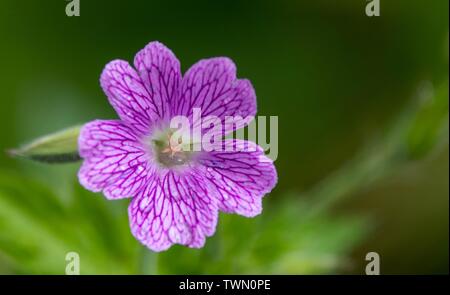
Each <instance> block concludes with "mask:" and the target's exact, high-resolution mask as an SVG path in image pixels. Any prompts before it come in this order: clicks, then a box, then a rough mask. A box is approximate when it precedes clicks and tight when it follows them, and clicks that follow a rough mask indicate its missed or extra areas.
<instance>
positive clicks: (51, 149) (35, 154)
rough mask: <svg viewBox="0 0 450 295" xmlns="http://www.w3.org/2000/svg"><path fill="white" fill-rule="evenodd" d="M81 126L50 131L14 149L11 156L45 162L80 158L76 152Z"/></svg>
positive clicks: (73, 160) (60, 161) (71, 160)
mask: <svg viewBox="0 0 450 295" xmlns="http://www.w3.org/2000/svg"><path fill="white" fill-rule="evenodd" d="M80 128H81V126H75V127H71V128H68V129H64V130H62V131H59V132H56V133H52V134H49V135H46V136H43V137H40V138H38V139H35V140H34V141H32V142H30V143H29V144H27V145H24V146H23V147H21V148H19V149H15V150H11V151H9V152H10V154H11V155H12V156H19V157H25V158H28V159H31V160H35V161H39V162H45V163H67V162H76V161H79V160H80V156H79V154H78V135H79V133H80Z"/></svg>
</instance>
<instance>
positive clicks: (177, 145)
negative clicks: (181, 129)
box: [152, 129, 192, 167]
mask: <svg viewBox="0 0 450 295" xmlns="http://www.w3.org/2000/svg"><path fill="white" fill-rule="evenodd" d="M173 132H174V131H173V130H171V129H169V130H168V131H166V132H163V133H161V134H160V135H159V136H157V137H156V138H153V140H152V142H153V146H154V151H155V156H156V160H157V161H158V162H159V164H161V165H162V166H165V167H174V166H180V165H184V164H186V163H188V162H189V161H190V160H191V158H192V152H191V150H190V149H189V145H190V143H183V140H182V138H178V139H174V138H173V136H172V135H173Z"/></svg>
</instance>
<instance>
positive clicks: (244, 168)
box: [199, 140, 277, 217]
mask: <svg viewBox="0 0 450 295" xmlns="http://www.w3.org/2000/svg"><path fill="white" fill-rule="evenodd" d="M222 144H223V145H224V147H225V148H226V150H233V151H226V150H224V151H214V152H210V153H207V154H205V155H203V157H202V158H200V159H199V162H200V164H202V165H203V168H204V171H203V173H204V174H205V176H206V178H207V179H208V180H209V181H210V182H211V183H212V187H213V188H215V190H216V193H217V194H216V195H217V198H218V200H219V209H220V210H222V211H224V212H229V213H237V214H240V215H243V216H247V217H252V216H255V215H258V214H259V213H260V212H261V210H262V204H261V201H262V197H263V196H264V194H266V193H269V192H270V191H271V190H272V189H273V187H274V186H275V184H276V182H277V172H276V170H275V166H274V165H273V161H272V160H270V159H269V158H267V157H266V156H265V155H264V151H263V150H262V148H261V147H259V146H257V145H256V144H254V143H252V142H248V141H243V140H225V141H223V142H222Z"/></svg>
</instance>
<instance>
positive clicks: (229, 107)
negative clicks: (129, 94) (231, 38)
mask: <svg viewBox="0 0 450 295" xmlns="http://www.w3.org/2000/svg"><path fill="white" fill-rule="evenodd" d="M180 91H181V92H180V99H179V100H178V101H177V103H176V104H175V112H176V114H178V115H186V116H190V115H191V114H192V109H193V108H200V109H201V112H202V117H205V116H208V115H213V116H217V117H219V118H220V119H221V120H222V125H223V126H225V123H224V119H225V116H241V117H242V118H246V117H248V116H255V114H256V95H255V91H254V89H253V86H252V84H251V83H250V81H249V80H246V79H236V66H235V65H234V63H233V61H232V60H231V59H229V58H226V57H218V58H211V59H204V60H200V61H199V62H197V63H196V64H194V65H193V66H192V67H191V68H190V69H189V70H188V71H187V72H186V74H185V75H184V77H183V80H182V82H181V90H180ZM248 122H249V120H246V121H245V122H244V123H243V124H242V125H240V126H238V127H234V128H233V126H227V127H226V129H225V130H226V133H228V132H230V131H232V130H235V129H239V128H242V127H244V126H245V125H246V124H247V123H248Z"/></svg>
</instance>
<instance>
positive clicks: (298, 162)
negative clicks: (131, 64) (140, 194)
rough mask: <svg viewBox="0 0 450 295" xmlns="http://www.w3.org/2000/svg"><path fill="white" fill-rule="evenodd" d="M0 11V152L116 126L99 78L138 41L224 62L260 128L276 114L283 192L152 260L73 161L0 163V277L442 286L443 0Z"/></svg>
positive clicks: (1, 157) (52, 4) (10, 5)
mask: <svg viewBox="0 0 450 295" xmlns="http://www.w3.org/2000/svg"><path fill="white" fill-rule="evenodd" d="M80 2H81V16H80V17H70V18H69V17H67V16H66V14H65V6H66V4H67V3H68V2H66V1H64V0H58V1H32V0H30V1H13V0H2V1H1V3H0V65H1V70H2V73H1V74H0V75H1V79H0V89H1V92H0V93H1V94H0V102H1V108H0V149H1V150H2V151H3V150H6V149H8V148H11V147H16V146H18V145H20V144H22V143H25V142H27V141H28V140H30V139H33V138H35V137H38V136H40V135H43V134H47V133H50V132H53V131H57V130H59V129H62V128H65V127H68V126H72V125H75V124H79V123H84V122H87V121H90V120H92V119H95V118H104V119H107V118H115V116H116V115H115V113H114V111H113V109H112V108H111V107H110V106H109V104H108V103H107V100H106V97H105V95H104V94H103V93H102V90H101V89H100V86H99V82H98V79H99V75H100V73H101V71H102V69H103V67H104V65H105V64H106V63H107V62H108V61H110V60H112V59H115V58H122V59H126V60H129V61H131V60H132V58H133V56H134V54H135V53H136V52H137V51H138V50H139V49H141V48H142V47H144V46H145V45H146V44H147V43H148V42H149V41H153V40H159V41H161V42H163V43H164V44H166V45H167V46H168V47H169V48H171V49H172V50H173V51H174V52H175V54H176V55H177V56H178V58H179V59H180V61H181V63H182V70H183V71H185V70H186V69H187V68H188V67H189V66H190V65H191V64H193V63H194V62H196V61H197V60H198V59H201V58H205V57H213V56H229V57H231V58H232V59H233V60H234V61H235V63H236V64H237V67H238V76H240V77H246V78H249V79H250V80H251V81H252V83H253V85H254V87H255V89H256V93H257V96H258V109H259V111H258V114H259V115H272V116H279V155H278V159H277V161H276V166H277V169H278V174H279V183H278V185H277V187H276V188H275V190H274V191H273V192H272V193H271V194H270V195H268V196H267V197H266V199H265V201H264V212H263V214H262V215H260V216H259V217H257V218H254V219H246V218H244V217H240V216H236V215H225V214H221V217H220V220H219V225H218V229H217V234H216V235H215V236H214V237H212V238H209V239H208V240H207V243H206V247H205V248H203V249H201V250H195V249H188V248H184V247H182V246H174V247H173V248H171V249H170V250H169V251H167V252H164V253H161V254H154V253H152V252H150V251H148V250H146V249H145V248H144V247H142V246H141V245H140V244H139V243H138V242H137V241H136V240H135V239H134V238H133V237H132V236H131V233H130V231H129V227H128V217H127V211H126V207H127V204H128V202H129V201H128V200H121V201H114V202H113V201H106V200H105V199H104V198H103V197H102V196H101V195H100V194H93V193H90V192H88V191H85V190H84V189H82V188H81V187H80V185H79V184H78V182H77V179H76V171H77V169H78V167H79V164H66V165H59V166H58V165H42V164H37V163H34V162H31V161H26V160H21V159H12V158H10V157H8V156H7V155H6V153H3V152H2V153H1V154H0V273H19V274H30V273H31V274H64V271H65V266H66V261H65V255H66V253H67V252H70V251H76V252H78V253H79V254H80V258H81V273H82V274H98V273H100V274H104V273H124V274H141V273H145V274H147V273H149V274H150V273H160V274H166V273H177V274H198V273H200V274H202V273H206V274H211V273H257V274H260V273H261V274H269V273H274V274H282V273H293V274H329V273H332V274H334V273H351V274H362V273H364V269H365V265H366V263H367V262H366V261H365V255H366V253H367V252H372V251H375V252H378V253H379V254H380V257H381V272H382V273H384V274H399V273H407V274H416V273H417V274H434V273H448V271H449V258H448V253H449V234H448V232H449V216H448V214H449V182H448V177H449V175H448V174H449V165H448V164H449V158H448V153H449V151H448V50H449V49H448V38H449V37H448V36H449V33H448V5H449V2H448V1H447V0H433V1H413V0H402V1H400V0H398V1H386V0H385V1H383V0H381V16H379V17H371V18H369V17H367V16H366V15H365V5H366V4H367V1H365V0H352V1H350V0H348V1H342V0H340V1H329V0H326V1H325V0H320V1H317V0H315V1H312V0H311V1H294V0H292V1H287V0H282V1H261V0H260V1H231V0H229V1H162V0H158V1H156V0H152V1H144V0H140V1H139V0H133V1H113V0H108V1H107V0H100V1H92V0H89V1H87V0H81V1H80Z"/></svg>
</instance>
